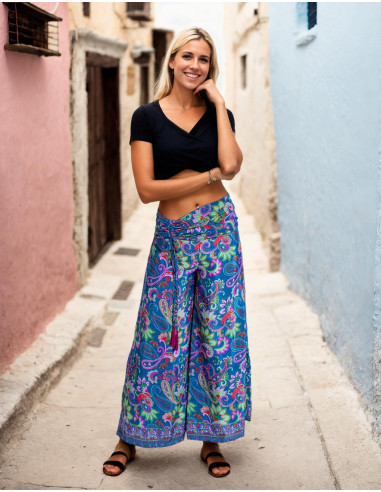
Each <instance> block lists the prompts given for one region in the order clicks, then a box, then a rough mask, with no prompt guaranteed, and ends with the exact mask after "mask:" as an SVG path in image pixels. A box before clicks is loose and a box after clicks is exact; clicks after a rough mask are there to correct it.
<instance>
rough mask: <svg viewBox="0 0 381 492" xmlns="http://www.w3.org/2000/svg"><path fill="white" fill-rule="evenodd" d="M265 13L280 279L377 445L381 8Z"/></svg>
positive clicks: (307, 5)
mask: <svg viewBox="0 0 381 492" xmlns="http://www.w3.org/2000/svg"><path fill="white" fill-rule="evenodd" d="M268 8H269V42H270V74H271V92H272V101H273V114H274V130H275V137H276V161H277V176H278V178H277V186H278V218H279V226H280V230H281V234H282V236H281V269H282V271H283V272H284V273H285V274H286V276H287V278H288V280H289V282H290V286H291V288H292V289H293V290H294V291H296V292H297V293H298V294H299V295H301V296H302V297H304V298H305V299H306V300H307V301H308V302H309V304H310V305H311V307H312V308H313V309H314V310H315V311H316V312H317V313H318V314H319V316H320V320H321V326H322V330H323V334H324V337H325V339H326V340H327V342H328V344H329V346H330V348H331V349H332V351H333V352H334V353H335V354H336V355H337V356H338V358H339V360H340V362H341V364H342V365H343V367H344V369H345V370H346V372H347V374H348V375H349V377H350V378H351V380H352V382H353V384H354V386H355V387H356V388H357V390H358V391H359V393H360V395H361V399H362V401H363V403H364V406H365V408H366V409H368V410H369V411H370V412H369V415H370V418H371V420H372V423H373V430H374V436H375V438H376V439H377V440H378V441H379V442H381V437H380V435H381V434H380V414H381V390H380V383H381V376H380V368H381V357H380V348H381V341H380V330H381V316H380V313H381V264H380V257H381V227H380V211H381V193H380V192H381V181H380V169H381V167H380V136H381V135H380V130H381V127H380V114H381V82H380V76H379V74H380V69H381V56H380V54H381V53H380V50H381V48H380V47H381V31H380V29H378V24H377V19H379V18H380V15H381V5H380V4H379V3H365V4H363V3H361V2H358V3H329V2H328V3H324V2H322V3H313V2H297V3H291V2H290V3H269V4H268Z"/></svg>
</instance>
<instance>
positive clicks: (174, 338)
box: [169, 236, 179, 351]
mask: <svg viewBox="0 0 381 492" xmlns="http://www.w3.org/2000/svg"><path fill="white" fill-rule="evenodd" d="M169 240H170V242H171V263H172V269H173V306H172V334H171V341H170V343H169V346H170V347H173V348H174V350H175V351H176V350H178V349H179V330H178V327H177V322H178V320H177V311H178V300H177V285H176V280H177V268H176V259H175V252H176V246H175V240H174V238H173V237H172V236H170V238H169Z"/></svg>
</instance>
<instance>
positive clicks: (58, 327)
mask: <svg viewBox="0 0 381 492" xmlns="http://www.w3.org/2000/svg"><path fill="white" fill-rule="evenodd" d="M108 301H109V299H108V298H105V297H101V296H90V295H87V294H84V293H83V290H80V291H78V292H77V293H76V294H75V296H74V297H73V298H72V299H71V300H70V301H69V302H68V303H67V304H66V306H65V309H64V311H62V312H61V313H59V314H58V315H57V316H56V317H55V318H54V320H53V321H52V322H50V323H49V324H48V325H47V326H46V329H45V330H44V332H43V333H41V334H40V335H39V336H38V337H37V339H36V340H35V341H34V342H33V343H32V345H31V346H30V347H28V349H27V350H26V351H25V352H23V353H22V354H21V355H20V356H19V357H18V358H17V359H16V360H15V361H14V362H13V363H12V364H11V365H10V367H9V369H8V370H7V371H6V372H5V373H3V374H2V375H1V376H0V439H1V441H2V442H7V441H8V440H9V439H10V438H12V439H14V438H15V433H16V432H17V428H18V427H19V426H20V425H21V424H23V423H24V422H25V420H26V416H27V414H28V412H29V411H30V410H31V408H32V406H33V404H34V403H35V402H36V401H38V400H40V399H41V398H42V397H43V396H44V395H45V394H46V393H47V392H48V391H49V390H50V389H51V388H52V386H53V385H54V384H55V383H57V382H58V381H59V380H60V379H61V377H62V375H63V374H64V372H66V370H69V369H70V367H71V366H72V364H73V363H74V362H75V361H76V360H77V359H78V358H79V357H80V355H81V354H82V352H83V350H84V349H85V348H86V346H87V333H88V327H89V325H91V324H92V322H93V321H94V319H95V318H97V316H98V315H99V314H100V313H102V312H103V311H104V309H105V307H106V305H107V302H108ZM19 432H20V431H19Z"/></svg>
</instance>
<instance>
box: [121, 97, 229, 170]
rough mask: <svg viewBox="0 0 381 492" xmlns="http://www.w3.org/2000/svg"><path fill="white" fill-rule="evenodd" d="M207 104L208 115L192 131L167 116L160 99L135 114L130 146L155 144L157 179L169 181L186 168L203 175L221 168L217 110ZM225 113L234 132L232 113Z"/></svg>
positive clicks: (203, 116) (212, 105)
mask: <svg viewBox="0 0 381 492" xmlns="http://www.w3.org/2000/svg"><path fill="white" fill-rule="evenodd" d="M206 103H207V105H206V111H205V113H204V114H203V115H202V116H201V118H200V119H199V120H198V121H197V123H196V124H195V125H194V126H193V128H192V129H191V130H190V131H189V132H187V131H185V130H184V129H183V128H181V127H180V126H178V125H176V123H174V122H173V121H172V120H170V119H169V118H168V117H167V116H166V115H165V113H164V111H163V110H162V109H161V106H160V104H159V101H158V100H155V101H153V102H151V103H148V104H142V105H141V106H139V107H138V108H137V109H136V110H135V111H134V113H133V115H132V118H131V132H130V142H129V143H130V144H131V142H132V141H133V140H144V141H145V142H151V143H152V150H153V159H154V175H155V179H168V178H170V177H171V176H173V175H175V174H177V173H178V172H180V171H182V170H184V169H193V170H195V171H199V172H204V171H208V170H209V169H213V168H214V167H217V166H218V133H217V114H216V107H215V105H214V104H213V103H212V102H211V101H209V100H208V101H206ZM226 111H227V113H228V117H229V121H230V125H231V128H232V130H233V132H235V122H234V116H233V113H232V112H231V111H230V109H226Z"/></svg>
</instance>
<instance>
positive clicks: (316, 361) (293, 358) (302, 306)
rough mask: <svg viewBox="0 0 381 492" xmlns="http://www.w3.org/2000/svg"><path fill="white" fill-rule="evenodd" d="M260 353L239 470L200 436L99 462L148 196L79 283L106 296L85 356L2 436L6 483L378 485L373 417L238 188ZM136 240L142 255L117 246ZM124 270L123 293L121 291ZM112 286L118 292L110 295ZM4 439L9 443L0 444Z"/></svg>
mask: <svg viewBox="0 0 381 492" xmlns="http://www.w3.org/2000/svg"><path fill="white" fill-rule="evenodd" d="M231 196H232V198H233V201H234V203H235V205H236V210H237V214H238V217H239V227H240V235H241V240H242V249H243V258H244V271H245V281H246V295H247V299H246V300H247V315H248V327H249V342H250V350H251V352H250V355H251V361H252V383H253V387H252V400H253V412H252V420H251V422H247V423H246V434H245V437H244V438H242V439H238V440H237V441H234V442H230V443H227V444H224V445H222V446H221V449H222V451H223V453H224V456H225V458H226V459H227V461H229V462H230V464H231V467H232V471H231V473H230V475H229V476H228V477H226V478H223V479H222V480H217V479H215V478H213V477H211V476H210V475H208V472H207V467H206V465H205V464H204V463H203V462H202V461H201V460H200V458H199V451H200V448H201V443H198V442H196V441H190V440H189V441H187V440H185V441H183V442H181V443H180V444H177V445H176V446H171V447H164V448H157V449H144V448H137V457H136V459H135V461H133V462H132V463H130V464H128V465H127V468H126V471H125V472H124V473H122V474H121V475H120V476H119V477H109V476H106V475H104V474H103V473H102V463H103V462H104V461H105V460H106V459H107V458H108V457H109V456H110V454H111V452H112V451H113V449H114V447H115V444H116V443H117V440H118V438H117V436H116V434H115V433H116V428H117V424H118V419H119V412H120V401H121V391H122V386H123V382H124V372H125V366H126V360H127V356H128V353H129V350H130V347H131V344H132V339H133V334H134V328H135V322H136V316H137V311H138V303H139V300H140V294H141V289H142V283H143V276H144V271H145V266H146V260H147V255H148V251H149V247H150V244H151V241H152V237H153V230H154V220H155V213H156V209H157V203H152V204H148V205H140V206H139V207H138V209H137V210H136V211H135V213H134V214H133V216H132V217H131V219H130V220H129V221H128V222H127V223H125V224H124V236H123V239H122V240H121V241H118V242H115V243H114V244H113V245H112V246H111V247H110V249H109V250H108V251H107V253H106V254H105V255H104V257H103V258H102V260H101V261H100V262H99V263H98V264H97V265H96V266H95V267H94V268H93V269H92V272H91V277H90V278H89V282H88V285H86V287H84V288H83V289H82V291H81V295H84V296H87V297H88V299H89V301H88V302H91V298H92V296H94V298H96V297H97V296H103V297H106V298H107V299H109V300H108V302H107V308H106V310H104V311H103V312H102V313H101V314H100V315H97V316H96V317H95V319H93V321H92V323H91V326H89V327H88V328H87V329H88V336H87V337H88V346H87V347H86V349H85V351H84V352H83V354H82V356H81V357H80V358H79V359H78V360H77V361H76V362H75V363H74V364H73V365H72V367H71V368H70V370H69V371H67V372H66V374H65V375H64V376H63V377H62V379H61V380H60V381H59V382H58V384H57V385H55V386H54V387H53V388H52V390H51V391H50V392H49V394H48V395H47V396H45V397H44V398H43V400H42V401H41V402H39V403H37V404H36V405H35V406H34V407H33V409H32V410H31V412H30V414H29V415H28V422H27V423H26V424H25V426H24V427H25V428H24V430H23V434H22V437H21V439H17V441H10V442H8V443H7V444H6V452H5V453H4V457H3V460H2V463H1V464H0V465H1V466H0V469H1V475H0V483H1V488H2V489H44V488H54V489H66V488H74V489H143V490H144V489H170V490H174V489H380V488H381V452H380V448H379V446H378V445H377V444H376V443H375V442H374V441H373V440H372V439H371V434H370V424H369V423H368V421H367V419H366V418H365V414H364V412H363V410H362V409H361V405H360V404H359V400H358V395H357V392H356V391H355V390H354V389H353V387H352V385H351V384H350V383H349V382H348V379H347V377H346V376H345V374H344V373H343V371H342V369H341V366H340V364H339V363H338V361H337V359H336V357H335V355H333V354H332V352H331V351H330V349H329V348H328V346H327V344H326V343H325V342H324V341H323V339H322V333H321V329H320V326H319V320H318V318H317V316H316V315H315V314H314V313H313V312H312V311H311V309H310V308H309V307H308V306H307V304H306V303H305V302H304V301H303V300H302V299H301V298H300V297H299V296H297V295H296V294H294V293H293V292H291V291H290V290H289V289H288V285H287V281H286V278H285V277H284V275H283V274H282V273H280V272H276V273H269V272H268V269H267V260H266V256H265V254H264V251H263V250H262V247H261V240H260V236H259V234H258V233H257V231H256V230H255V229H254V227H253V219H252V217H251V216H250V215H249V214H247V213H246V211H245V209H244V206H243V204H242V202H241V201H240V199H239V197H238V196H236V195H235V194H234V193H231ZM120 248H136V249H139V252H138V254H137V255H136V256H133V255H129V254H127V255H123V254H115V253H116V252H117V251H119V252H120ZM123 281H128V282H130V283H128V282H127V283H125V284H124V289H127V290H128V288H129V286H130V287H132V288H131V291H130V293H129V295H128V297H127V300H125V299H123V298H122V297H123V296H120V297H121V298H120V299H118V298H115V297H117V296H114V294H115V291H116V290H117V288H118V287H119V286H120V285H121V283H122V282H123ZM113 297H114V298H113ZM3 451H4V450H3Z"/></svg>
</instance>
